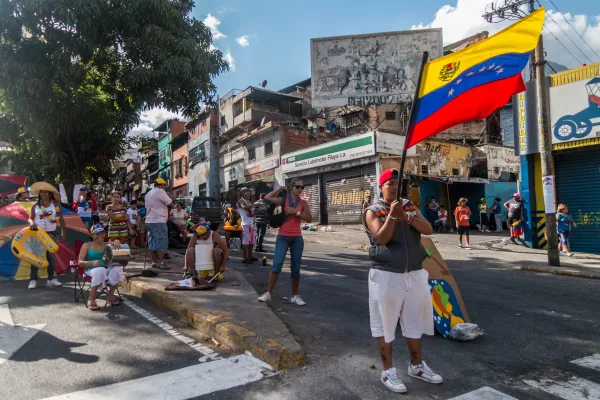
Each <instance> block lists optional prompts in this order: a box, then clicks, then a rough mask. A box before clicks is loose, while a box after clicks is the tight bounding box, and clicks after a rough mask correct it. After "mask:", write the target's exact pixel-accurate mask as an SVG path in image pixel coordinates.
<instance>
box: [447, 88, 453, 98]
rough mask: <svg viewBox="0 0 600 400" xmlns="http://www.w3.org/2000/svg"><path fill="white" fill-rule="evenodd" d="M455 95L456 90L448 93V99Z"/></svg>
mask: <svg viewBox="0 0 600 400" xmlns="http://www.w3.org/2000/svg"><path fill="white" fill-rule="evenodd" d="M453 95H454V88H452V89H450V90H449V91H448V97H452V96H453Z"/></svg>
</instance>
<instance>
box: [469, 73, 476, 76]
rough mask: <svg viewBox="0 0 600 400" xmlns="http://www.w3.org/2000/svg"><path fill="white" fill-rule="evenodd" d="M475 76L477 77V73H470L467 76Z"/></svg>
mask: <svg viewBox="0 0 600 400" xmlns="http://www.w3.org/2000/svg"><path fill="white" fill-rule="evenodd" d="M473 75H475V72H469V73H468V74H467V76H473Z"/></svg>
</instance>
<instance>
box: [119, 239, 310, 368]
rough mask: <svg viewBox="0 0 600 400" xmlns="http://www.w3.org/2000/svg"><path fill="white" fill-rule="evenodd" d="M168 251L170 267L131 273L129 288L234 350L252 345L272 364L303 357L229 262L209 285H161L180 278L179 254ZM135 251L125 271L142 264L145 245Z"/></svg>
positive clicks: (128, 272) (281, 364)
mask: <svg viewBox="0 0 600 400" xmlns="http://www.w3.org/2000/svg"><path fill="white" fill-rule="evenodd" d="M170 255H171V259H170V260H167V262H168V264H169V265H170V266H171V270H170V271H165V272H163V271H160V273H159V275H158V277H155V278H143V277H139V276H138V277H133V278H130V279H128V281H127V291H128V292H129V293H131V294H132V295H135V296H139V297H141V298H142V299H145V300H147V301H150V302H151V303H153V304H154V305H156V306H157V307H160V308H161V309H164V310H166V311H169V312H172V313H174V314H175V315H176V316H177V317H179V318H180V319H181V320H183V321H186V322H187V323H188V324H189V325H190V326H191V327H193V328H195V329H196V330H198V331H199V332H200V333H202V334H203V335H205V336H206V337H209V338H214V339H215V340H216V341H218V342H219V343H222V344H224V345H227V346H229V347H231V348H232V349H234V350H240V351H246V350H247V351H250V352H251V353H252V354H253V355H254V356H255V357H258V358H260V359H261V360H263V361H265V362H267V363H268V364H270V365H271V366H273V367H274V368H276V369H284V368H289V367H292V366H296V365H302V364H305V363H306V360H305V357H304V353H303V350H302V348H301V347H300V345H299V344H298V343H297V342H296V340H295V338H294V336H293V335H292V334H291V333H290V332H289V331H288V329H287V328H286V326H285V325H284V324H283V323H282V322H281V320H279V318H277V316H276V315H275V313H274V312H273V311H272V310H271V309H270V308H269V307H268V306H267V305H266V304H263V303H260V302H259V301H258V300H257V297H258V294H257V293H256V291H255V290H254V288H253V287H252V286H251V285H250V284H249V283H248V282H247V281H246V279H245V278H244V277H243V276H242V275H241V274H239V273H238V272H236V271H235V270H233V269H230V268H229V269H228V270H227V271H226V272H225V274H224V279H223V280H222V281H221V282H219V283H218V284H217V286H216V288H215V289H212V290H202V291H165V290H164V289H165V287H167V286H168V285H169V284H171V283H174V282H177V281H178V280H180V279H181V278H182V276H181V271H182V268H183V257H182V256H180V255H179V254H176V253H173V252H170ZM134 257H135V258H134V260H132V261H131V262H130V263H129V265H128V266H127V268H126V275H132V274H133V275H135V274H136V273H139V272H141V270H142V268H143V263H144V255H143V250H134ZM148 264H149V263H147V266H148Z"/></svg>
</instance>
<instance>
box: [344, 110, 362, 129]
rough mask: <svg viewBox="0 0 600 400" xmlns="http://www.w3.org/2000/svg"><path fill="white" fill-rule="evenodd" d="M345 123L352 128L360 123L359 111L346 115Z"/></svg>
mask: <svg viewBox="0 0 600 400" xmlns="http://www.w3.org/2000/svg"><path fill="white" fill-rule="evenodd" d="M344 123H345V124H346V128H351V127H353V126H357V125H360V117H359V115H358V113H353V114H350V115H346V116H345V117H344Z"/></svg>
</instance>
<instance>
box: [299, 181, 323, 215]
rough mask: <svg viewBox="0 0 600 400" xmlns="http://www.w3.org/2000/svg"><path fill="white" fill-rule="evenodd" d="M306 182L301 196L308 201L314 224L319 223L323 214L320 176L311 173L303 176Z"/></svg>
mask: <svg viewBox="0 0 600 400" xmlns="http://www.w3.org/2000/svg"><path fill="white" fill-rule="evenodd" d="M302 182H303V183H304V191H303V192H302V195H301V196H300V197H301V198H302V200H304V201H306V202H307V203H308V206H309V207H310V213H311V214H312V217H313V221H312V223H313V224H315V225H316V224H318V223H319V220H320V216H321V207H320V205H321V193H320V191H319V176H318V175H310V176H307V177H302Z"/></svg>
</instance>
